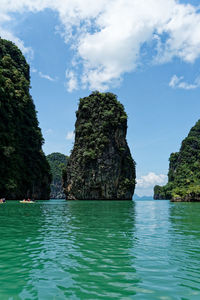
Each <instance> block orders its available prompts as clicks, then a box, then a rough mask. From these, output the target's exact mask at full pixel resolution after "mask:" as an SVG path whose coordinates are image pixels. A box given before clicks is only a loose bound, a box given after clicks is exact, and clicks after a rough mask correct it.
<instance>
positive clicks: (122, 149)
mask: <svg viewBox="0 0 200 300" xmlns="http://www.w3.org/2000/svg"><path fill="white" fill-rule="evenodd" d="M76 116H77V120H76V124H75V143H74V148H73V150H72V153H71V155H70V157H69V161H68V164H67V167H66V169H65V171H64V173H63V182H64V192H65V195H66V199H70V200H76V199H80V200H131V199H132V196H133V193H134V189H135V162H134V160H133V159H132V157H131V153H130V150H129V147H128V144H127V141H126V132H127V114H126V113H125V111H124V107H123V105H122V104H121V103H120V102H119V101H118V100H117V97H116V96H115V95H114V94H112V93H99V92H93V93H92V94H91V95H89V96H88V97H85V98H82V99H80V102H79V107H78V110H77V112H76Z"/></svg>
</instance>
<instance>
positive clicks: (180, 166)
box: [154, 120, 200, 202]
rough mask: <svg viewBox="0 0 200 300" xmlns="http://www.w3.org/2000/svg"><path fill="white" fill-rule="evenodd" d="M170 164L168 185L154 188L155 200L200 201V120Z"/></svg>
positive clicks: (170, 160)
mask: <svg viewBox="0 0 200 300" xmlns="http://www.w3.org/2000/svg"><path fill="white" fill-rule="evenodd" d="M169 162H170V163H169V172H168V183H167V184H166V185H165V186H158V185H156V186H155V187H154V199H170V200H171V201H188V202H190V201H200V120H199V121H198V122H197V123H196V124H195V126H194V127H192V129H191V130H190V132H189V134H188V136H187V137H186V138H185V139H184V140H183V142H182V144H181V148H180V151H179V152H176V153H172V154H171V155H170V158H169Z"/></svg>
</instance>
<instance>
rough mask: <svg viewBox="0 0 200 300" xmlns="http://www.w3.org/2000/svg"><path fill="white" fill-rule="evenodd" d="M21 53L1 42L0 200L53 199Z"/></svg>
mask: <svg viewBox="0 0 200 300" xmlns="http://www.w3.org/2000/svg"><path fill="white" fill-rule="evenodd" d="M29 88H30V72H29V65H28V64H27V62H26V60H25V58H24V56H23V55H22V53H21V51H20V50H19V49H18V48H17V47H16V46H15V45H14V44H13V43H12V42H9V41H7V40H4V39H1V38H0V183H1V184H0V197H6V198H7V199H23V198H26V197H27V198H28V197H30V198H35V199H49V196H50V182H51V173H50V167H49V164H48V162H47V159H46V157H45V155H44V153H43V151H42V144H43V142H44V140H43V137H42V133H41V130H40V128H39V126H38V120H37V115H36V110H35V105H34V103H33V100H32V98H31V95H30V93H29Z"/></svg>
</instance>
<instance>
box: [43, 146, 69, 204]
mask: <svg viewBox="0 0 200 300" xmlns="http://www.w3.org/2000/svg"><path fill="white" fill-rule="evenodd" d="M47 160H48V162H49V165H50V168H51V174H52V182H51V194H50V198H51V199H64V198H65V194H64V192H63V184H62V172H63V170H64V168H66V165H67V160H68V157H67V156H66V155H64V154H62V153H58V152H54V153H51V154H49V155H47Z"/></svg>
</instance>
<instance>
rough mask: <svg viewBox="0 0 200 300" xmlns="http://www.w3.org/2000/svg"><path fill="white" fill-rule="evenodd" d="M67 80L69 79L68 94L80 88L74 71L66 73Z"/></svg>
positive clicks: (67, 84)
mask: <svg viewBox="0 0 200 300" xmlns="http://www.w3.org/2000/svg"><path fill="white" fill-rule="evenodd" d="M66 78H67V83H66V86H67V90H68V92H72V91H74V90H77V88H78V80H77V77H76V75H75V73H74V72H73V71H69V70H67V71H66Z"/></svg>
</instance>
